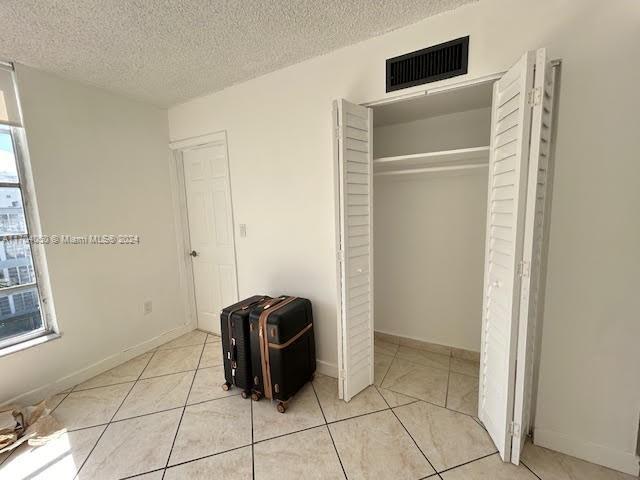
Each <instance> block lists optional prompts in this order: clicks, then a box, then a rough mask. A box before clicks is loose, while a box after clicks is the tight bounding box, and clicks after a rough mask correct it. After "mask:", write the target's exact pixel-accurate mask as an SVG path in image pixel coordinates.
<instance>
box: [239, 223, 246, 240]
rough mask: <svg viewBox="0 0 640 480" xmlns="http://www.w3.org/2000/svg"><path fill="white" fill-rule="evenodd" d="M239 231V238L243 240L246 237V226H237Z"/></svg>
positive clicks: (243, 224) (244, 224)
mask: <svg viewBox="0 0 640 480" xmlns="http://www.w3.org/2000/svg"><path fill="white" fill-rule="evenodd" d="M238 227H239V229H240V238H244V237H246V236H247V224H246V223H241V224H240V225H238Z"/></svg>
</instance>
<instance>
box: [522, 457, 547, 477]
mask: <svg viewBox="0 0 640 480" xmlns="http://www.w3.org/2000/svg"><path fill="white" fill-rule="evenodd" d="M520 463H521V464H522V465H524V466H525V467H526V469H527V470H529V471H530V472H531V473H532V474H533V476H534V477H536V478H537V479H538V480H542V477H541V476H539V475H538V474H537V473H536V472H534V471H533V469H532V468H531V467H530V466H529V465H527V464H526V463H524V462H523V461H522V460H520Z"/></svg>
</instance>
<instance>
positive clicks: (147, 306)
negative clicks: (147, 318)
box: [142, 300, 153, 315]
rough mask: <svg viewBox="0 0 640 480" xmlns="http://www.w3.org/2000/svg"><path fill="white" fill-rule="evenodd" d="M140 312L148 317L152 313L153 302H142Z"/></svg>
mask: <svg viewBox="0 0 640 480" xmlns="http://www.w3.org/2000/svg"><path fill="white" fill-rule="evenodd" d="M142 311H143V312H144V314H145V315H149V314H150V313H151V312H152V311H153V302H152V301H151V300H147V301H146V302H144V305H143V310H142Z"/></svg>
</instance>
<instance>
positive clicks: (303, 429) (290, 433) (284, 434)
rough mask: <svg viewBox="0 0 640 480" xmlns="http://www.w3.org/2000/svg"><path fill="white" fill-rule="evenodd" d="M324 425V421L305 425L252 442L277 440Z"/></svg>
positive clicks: (257, 443) (255, 443)
mask: <svg viewBox="0 0 640 480" xmlns="http://www.w3.org/2000/svg"><path fill="white" fill-rule="evenodd" d="M326 425H327V424H326V423H321V424H320V425H314V426H313V427H305V428H301V429H300V430H295V431H293V432H287V433H281V434H280V435H276V436H275V437H269V438H263V439H262V440H256V441H255V442H254V443H253V444H254V445H259V444H260V443H265V442H269V441H271V440H277V439H279V438H282V437H288V436H289V435H295V434H296V433H302V432H308V431H309V430H313V429H315V428H321V427H324V426H326Z"/></svg>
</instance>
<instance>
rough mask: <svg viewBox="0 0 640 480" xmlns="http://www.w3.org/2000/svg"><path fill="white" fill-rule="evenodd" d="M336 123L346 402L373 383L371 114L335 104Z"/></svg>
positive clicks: (342, 381) (342, 380) (342, 375)
mask: <svg viewBox="0 0 640 480" xmlns="http://www.w3.org/2000/svg"><path fill="white" fill-rule="evenodd" d="M334 114H335V118H336V143H335V145H336V151H337V170H338V178H337V182H336V183H337V194H338V200H339V204H338V206H337V210H338V212H337V216H338V217H339V227H338V229H339V239H338V244H339V245H338V266H339V282H340V285H339V287H340V293H339V296H340V299H339V300H340V309H339V316H340V324H339V328H340V332H341V333H340V336H341V340H342V341H341V342H340V344H341V345H340V352H338V358H339V360H338V363H339V365H338V367H339V382H338V383H339V395H340V398H343V399H344V400H345V401H347V402H348V401H349V400H351V398H352V397H353V396H354V395H356V394H358V393H359V392H361V391H362V390H364V389H365V388H366V387H367V386H369V385H371V384H372V383H373V235H372V232H373V231H372V210H371V207H372V186H373V181H372V165H373V164H372V147H371V132H372V125H373V117H372V112H371V109H369V108H365V107H361V106H359V105H355V104H353V103H349V102H347V101H345V100H338V101H336V103H335V105H334Z"/></svg>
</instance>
